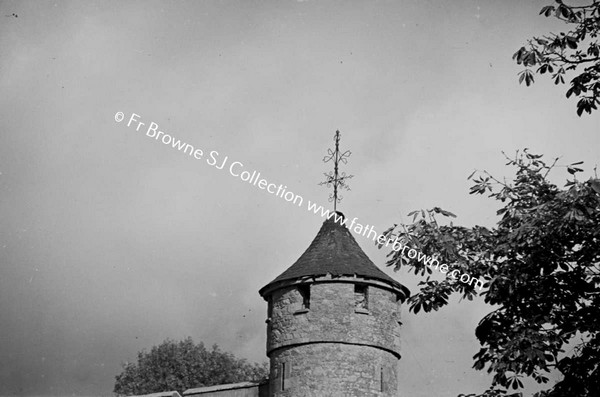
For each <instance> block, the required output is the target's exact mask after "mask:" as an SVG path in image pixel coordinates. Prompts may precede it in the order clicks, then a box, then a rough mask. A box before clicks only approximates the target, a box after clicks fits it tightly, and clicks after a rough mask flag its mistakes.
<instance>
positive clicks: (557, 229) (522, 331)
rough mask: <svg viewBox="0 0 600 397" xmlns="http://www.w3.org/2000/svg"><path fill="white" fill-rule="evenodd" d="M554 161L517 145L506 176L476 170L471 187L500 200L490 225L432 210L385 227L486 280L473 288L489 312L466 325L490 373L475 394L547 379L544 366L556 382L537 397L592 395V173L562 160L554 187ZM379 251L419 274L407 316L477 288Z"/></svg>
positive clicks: (469, 295) (595, 384)
mask: <svg viewBox="0 0 600 397" xmlns="http://www.w3.org/2000/svg"><path fill="white" fill-rule="evenodd" d="M557 160H558V159H556V160H555V161H554V162H553V163H552V164H551V165H548V164H546V163H545V162H544V161H543V159H542V156H541V155H535V154H532V153H529V152H528V151H527V149H525V150H524V151H523V152H521V153H519V152H517V154H516V155H515V157H514V158H512V159H508V164H507V165H510V166H512V167H514V168H515V169H516V175H515V177H514V180H513V181H512V183H508V182H506V181H500V180H498V179H496V178H494V177H493V176H492V175H490V174H489V173H487V172H485V171H483V172H479V174H478V175H477V176H475V178H474V179H473V182H474V185H473V186H472V187H471V191H470V193H471V194H482V195H483V194H487V195H488V197H490V198H492V199H494V200H497V201H499V202H500V203H501V205H502V208H500V209H499V210H498V212H497V215H498V216H499V219H498V222H497V224H496V226H495V227H493V228H491V229H490V228H486V227H481V226H475V227H462V226H456V225H454V224H452V223H450V224H448V225H443V224H440V223H438V219H437V218H436V217H438V218H439V217H440V216H442V217H447V216H452V217H453V216H454V215H453V214H451V213H449V212H447V211H444V210H441V209H440V208H437V207H436V208H434V209H431V210H428V211H418V212H415V213H414V218H413V222H412V223H411V224H408V225H402V226H401V227H398V226H396V225H394V227H392V228H391V229H390V230H389V234H390V235H392V236H394V237H396V236H398V237H399V240H400V241H401V242H403V243H404V244H406V245H412V246H416V247H417V248H419V249H420V250H421V251H422V252H424V253H425V254H428V255H437V256H439V258H438V259H439V262H440V263H447V264H448V265H449V268H450V271H452V270H454V269H457V270H459V274H462V273H469V274H470V275H471V276H474V277H477V278H480V279H482V280H485V284H484V287H483V290H482V291H481V292H480V295H482V296H483V299H484V301H485V302H486V303H488V304H490V305H494V308H495V310H493V311H491V312H490V313H489V314H488V315H486V316H485V317H484V318H483V319H481V321H480V322H479V325H478V326H477V328H476V330H475V335H476V337H477V338H478V340H479V341H480V343H481V346H482V347H481V349H480V351H479V352H478V353H477V354H475V356H474V357H473V358H474V368H476V369H478V370H483V369H485V368H486V367H487V371H488V372H489V373H493V374H494V376H493V379H492V384H491V387H490V389H488V390H487V391H486V392H484V393H483V394H481V395H480V396H499V395H505V394H506V393H507V389H510V388H512V389H513V390H517V389H520V388H523V382H522V380H523V378H531V379H533V380H535V381H536V382H538V383H546V382H548V377H547V374H548V373H549V372H550V371H552V370H554V371H558V372H560V373H561V375H562V380H561V381H559V382H558V383H556V384H555V385H553V386H552V387H551V388H550V389H548V390H546V391H544V392H541V393H538V394H537V395H538V396H539V397H541V396H546V397H563V396H565V397H566V396H569V397H598V396H600V180H599V179H598V177H597V175H596V176H595V177H594V178H590V179H588V180H585V181H583V180H579V179H577V177H576V175H577V174H578V173H580V172H582V171H583V170H582V169H581V168H579V166H580V164H581V162H579V163H574V164H570V165H567V166H564V167H565V168H566V171H567V172H568V174H569V177H568V178H571V179H567V182H566V185H565V186H564V187H562V188H561V187H558V186H556V185H555V184H553V183H552V182H551V181H550V180H549V179H548V174H549V173H550V171H551V170H553V169H555V168H557V167H558V166H557V165H556V164H557ZM473 176H474V175H473V174H472V175H471V176H469V178H472V177H473ZM388 258H389V261H388V263H387V264H388V265H389V266H393V267H394V268H395V269H396V270H398V269H400V268H401V267H402V266H408V267H409V269H411V270H413V271H414V272H415V274H418V275H420V276H422V277H423V278H424V279H423V280H421V281H420V282H419V286H420V291H419V292H418V293H417V294H415V295H413V296H411V297H410V298H409V300H408V302H409V305H410V310H411V311H413V312H414V313H417V312H418V311H419V310H420V309H423V311H425V312H429V311H431V310H438V309H440V308H441V307H443V306H445V305H447V304H448V297H449V296H450V295H451V294H458V295H460V296H461V297H462V298H466V299H469V300H471V299H473V297H474V296H476V295H478V291H476V290H475V289H474V287H473V286H470V285H468V284H465V283H462V282H461V281H460V280H458V279H456V278H453V277H451V276H450V271H449V272H448V273H447V274H446V278H445V279H443V280H441V281H437V280H433V279H431V277H430V276H429V274H431V272H432V271H431V269H430V268H429V267H427V266H425V265H424V264H423V263H421V262H420V261H418V260H415V259H410V258H409V257H408V256H405V255H403V254H402V252H400V251H397V252H396V251H391V252H390V253H389V254H388ZM567 345H568V346H567ZM565 347H568V349H567V351H566V352H565ZM571 347H573V348H572V349H571ZM470 396H475V395H474V394H471V395H470Z"/></svg>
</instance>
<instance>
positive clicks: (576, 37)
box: [513, 0, 600, 116]
mask: <svg viewBox="0 0 600 397" xmlns="http://www.w3.org/2000/svg"><path fill="white" fill-rule="evenodd" d="M540 15H544V16H545V17H554V18H557V19H559V20H561V21H563V22H564V23H565V24H566V25H567V28H566V29H565V32H560V33H548V34H546V35H544V36H540V37H533V38H532V39H530V40H529V41H528V43H527V44H526V45H525V46H523V47H521V48H520V49H519V50H518V51H517V52H516V53H515V54H514V55H513V59H514V60H516V62H517V63H518V64H519V65H523V66H524V67H525V69H524V70H523V71H521V72H520V73H519V83H523V82H525V84H526V85H527V86H529V85H530V84H532V83H533V82H534V78H533V76H534V74H540V75H542V74H547V75H549V76H551V78H552V79H553V80H554V83H555V84H564V83H565V77H567V75H569V76H573V75H574V77H572V78H571V81H570V85H571V88H569V89H568V90H567V93H566V95H567V98H569V97H571V96H572V95H573V96H575V97H578V98H579V101H578V102H577V114H578V115H579V116H581V114H582V113H583V112H584V111H585V112H587V113H589V114H591V113H592V110H597V105H598V104H599V103H600V44H599V43H598V33H599V31H600V2H599V1H598V0H592V1H591V2H589V0H588V3H587V4H584V5H578V6H575V5H568V4H566V3H565V2H563V0H555V4H554V5H547V6H545V7H543V8H542V9H541V11H540Z"/></svg>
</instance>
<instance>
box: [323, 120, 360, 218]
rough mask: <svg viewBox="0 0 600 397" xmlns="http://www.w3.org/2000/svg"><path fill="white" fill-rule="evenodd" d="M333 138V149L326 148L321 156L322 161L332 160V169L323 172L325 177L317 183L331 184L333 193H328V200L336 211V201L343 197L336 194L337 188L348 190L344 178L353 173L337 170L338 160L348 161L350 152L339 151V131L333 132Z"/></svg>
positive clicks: (348, 177)
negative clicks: (325, 151)
mask: <svg viewBox="0 0 600 397" xmlns="http://www.w3.org/2000/svg"><path fill="white" fill-rule="evenodd" d="M333 140H334V141H335V151H333V150H331V149H327V156H325V157H324V158H323V162H324V163H328V162H330V161H333V171H329V172H328V173H323V174H324V175H325V178H327V179H326V180H325V181H323V182H321V183H319V185H326V186H327V187H331V186H333V193H331V194H330V195H329V201H330V202H331V201H333V210H334V211H337V203H339V202H340V201H342V198H343V197H342V196H341V195H338V188H340V189H346V190H350V186H348V185H347V184H346V180H347V179H350V178H352V177H353V176H354V175H346V173H345V172H342V173H339V172H338V166H339V164H340V162H342V163H344V164H346V163H348V157H350V155H351V154H352V152H350V150H346V151H345V152H344V153H340V131H336V132H335V135H334V137H333Z"/></svg>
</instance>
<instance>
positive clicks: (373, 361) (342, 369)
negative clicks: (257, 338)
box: [269, 343, 398, 397]
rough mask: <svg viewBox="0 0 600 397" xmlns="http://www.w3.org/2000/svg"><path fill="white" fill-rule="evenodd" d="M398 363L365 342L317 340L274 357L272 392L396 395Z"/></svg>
mask: <svg viewBox="0 0 600 397" xmlns="http://www.w3.org/2000/svg"><path fill="white" fill-rule="evenodd" d="M282 364H285V366H283V365H282ZM397 365H398V358H397V357H396V356H395V355H393V354H392V353H390V352H387V351H384V350H379V349H374V348H372V347H368V346H362V345H347V344H340V343H315V344H307V345H301V346H295V347H290V348H283V349H279V350H276V351H275V352H274V354H273V355H272V356H271V376H270V385H269V389H270V395H271V396H274V397H298V396H302V397H325V396H327V397H350V396H352V397H369V396H386V397H392V396H394V397H396V396H397V395H398V380H397ZM283 372H285V373H283ZM282 375H284V376H283V378H282ZM282 382H283V387H282Z"/></svg>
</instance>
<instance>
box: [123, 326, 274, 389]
mask: <svg viewBox="0 0 600 397" xmlns="http://www.w3.org/2000/svg"><path fill="white" fill-rule="evenodd" d="M267 376H268V369H267V364H266V363H264V364H262V365H261V364H256V363H253V364H251V363H249V362H247V361H246V360H245V359H237V358H236V357H235V356H234V355H233V354H231V353H227V352H223V351H221V350H220V349H219V347H218V346H217V345H213V346H212V349H210V350H209V349H207V348H205V347H204V344H203V343H202V342H200V343H199V344H195V343H194V341H193V340H192V338H190V337H188V338H187V339H184V340H182V341H179V342H175V341H172V340H170V339H167V340H165V341H164V342H162V343H161V344H160V345H158V346H154V347H152V349H151V350H150V351H149V352H147V351H145V350H143V351H141V352H139V353H138V357H137V363H125V364H123V372H121V373H120V374H119V375H117V376H116V382H115V388H114V392H115V393H116V394H117V395H119V396H128V395H136V394H149V393H157V392H163V391H171V390H176V391H178V392H179V393H182V392H183V391H185V390H187V389H191V388H195V387H203V386H212V385H218V384H226V383H236V382H244V381H261V380H264V379H266V378H267Z"/></svg>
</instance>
